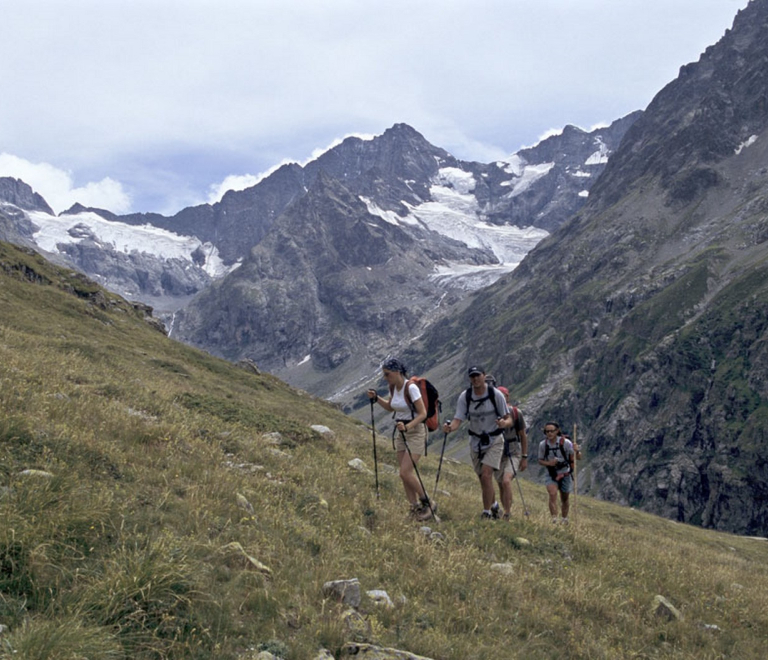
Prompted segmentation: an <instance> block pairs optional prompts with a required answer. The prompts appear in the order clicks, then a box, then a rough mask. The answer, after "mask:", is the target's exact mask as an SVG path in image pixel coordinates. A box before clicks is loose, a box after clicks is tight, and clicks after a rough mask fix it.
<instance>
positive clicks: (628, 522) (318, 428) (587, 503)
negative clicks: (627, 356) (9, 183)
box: [0, 243, 768, 660]
mask: <svg viewBox="0 0 768 660" xmlns="http://www.w3.org/2000/svg"><path fill="white" fill-rule="evenodd" d="M0 310H1V313H0V410H2V414H1V415H0V521H2V522H1V523H0V657H2V658H12V657H13V658H25V659H43V658H124V659H127V658H137V659H157V658H168V659H199V660H202V659H203V658H206V659H207V658H214V657H215V658H222V659H227V660H229V659H231V660H245V659H254V658H260V659H262V660H265V659H267V658H282V659H284V660H300V659H301V660H304V659H306V658H310V659H314V660H319V659H321V658H325V659H327V658H345V657H351V656H353V655H358V656H362V657H378V658H400V659H402V658H413V659H416V658H431V659H433V660H437V659H440V660H467V659H480V658H487V657H518V658H533V659H537V658H539V659H545V658H551V657H553V656H554V655H562V654H563V653H567V654H568V655H569V656H571V657H604V658H608V657H632V656H633V655H638V654H644V655H647V656H649V657H650V656H655V657H665V658H690V659H693V658H702V657H711V658H715V657H739V658H758V657H762V654H763V652H764V650H765V649H764V644H765V639H766V637H767V636H768V614H766V613H767V612H768V601H767V600H766V598H767V597H766V594H767V593H768V561H766V559H768V543H766V541H764V540H756V539H750V538H744V537H736V536H731V535H727V534H723V533H718V532H714V531H710V530H704V529H700V528H696V527H689V526H685V525H680V524H677V523H673V522H671V521H667V520H664V519H663V518H657V517H654V516H651V515H648V514H644V513H641V512H639V511H636V510H633V509H629V508H621V507H618V506H616V505H612V504H609V503H605V502H600V501H597V500H593V499H591V498H588V497H583V496H581V495H580V494H579V495H578V496H577V497H576V499H575V501H572V502H571V513H570V518H571V524H570V525H569V526H567V527H566V526H562V525H552V524H551V523H550V516H549V511H548V508H547V494H546V492H545V490H544V488H543V487H541V486H538V485H536V484H533V483H531V482H529V481H523V482H522V484H519V485H520V486H521V491H520V493H521V494H523V493H524V501H525V505H526V508H525V514H528V515H525V514H524V511H523V506H522V505H521V504H520V502H519V501H515V502H514V503H513V506H512V510H511V516H510V519H509V521H504V520H483V519H480V518H479V517H478V516H477V510H478V506H477V505H478V488H477V477H476V476H475V474H474V472H473V470H472V467H471V466H468V465H464V464H461V463H457V462H456V461H454V460H452V459H448V458H446V459H445V460H444V461H443V462H439V460H440V453H439V452H433V451H430V452H428V453H427V455H426V456H424V457H422V458H421V460H420V461H419V462H418V469H419V472H420V475H421V479H422V482H423V484H424V486H425V487H426V489H427V490H428V491H429V495H430V496H434V495H435V493H434V490H436V489H437V487H436V486H435V487H434V488H433V484H435V485H436V484H437V482H438V479H437V477H438V476H439V488H440V491H439V494H438V495H437V497H439V499H440V509H439V519H440V520H439V521H438V520H436V519H434V518H430V519H427V520H414V519H413V517H411V516H409V515H408V511H407V504H406V503H405V502H404V499H403V486H402V485H401V479H400V478H399V476H398V473H397V469H396V468H395V452H394V451H393V450H392V448H391V444H390V438H389V437H387V436H382V434H381V433H376V429H375V427H374V428H371V427H369V426H368V425H367V424H362V423H360V422H357V421H355V420H353V419H352V418H350V417H347V416H345V415H343V414H341V413H340V412H339V411H338V410H337V409H336V408H335V407H333V406H331V405H329V404H328V403H327V402H324V401H322V400H320V399H318V398H315V397H313V396H311V395H309V394H307V393H306V392H303V391H301V390H297V389H293V388H291V387H289V386H287V385H285V384H284V383H282V382H281V381H279V380H278V379H277V378H275V377H274V376H272V375H269V374H267V373H264V372H262V371H260V370H258V369H256V368H254V366H253V364H252V363H249V362H243V363H241V364H233V363H230V362H226V361H223V360H221V359H218V358H214V357H211V356H210V355H207V354H206V353H203V352H201V351H199V350H197V349H194V348H191V347H189V346H185V345H183V344H180V343H178V342H176V341H173V340H171V339H169V338H168V337H167V336H166V335H165V333H164V332H160V331H158V328H157V327H156V324H153V323H151V322H149V321H150V320H151V319H150V317H148V316H147V309H146V307H145V306H141V305H136V304H133V303H128V302H126V301H124V300H122V299H121V298H119V297H117V296H115V295H114V294H111V293H108V292H106V291H105V290H103V289H101V288H100V287H99V286H97V285H96V284H94V283H93V282H91V281H89V280H87V279H86V278H84V277H83V276H82V275H79V274H77V273H74V272H72V271H68V270H64V269H61V268H59V267H56V266H54V265H52V264H50V263H49V262H46V261H45V260H44V259H43V258H42V257H40V256H39V255H37V254H35V253H34V252H31V251H29V250H27V249H21V248H17V247H13V246H11V245H9V244H7V243H0ZM372 432H373V434H372ZM372 439H373V441H374V451H373V452H372V447H371V441H372ZM374 452H375V453H374ZM374 457H375V458H374ZM374 463H375V464H376V466H377V470H376V474H374V469H373V468H374ZM438 469H439V470H440V474H439V475H438V474H437V472H438ZM529 469H530V468H529ZM377 494H378V497H377ZM437 497H435V500H436V499H437Z"/></svg>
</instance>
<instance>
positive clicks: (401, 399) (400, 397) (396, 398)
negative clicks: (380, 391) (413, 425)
mask: <svg viewBox="0 0 768 660" xmlns="http://www.w3.org/2000/svg"><path fill="white" fill-rule="evenodd" d="M408 394H409V395H410V397H411V403H413V405H414V406H415V405H416V402H417V401H418V400H419V399H420V398H421V390H420V389H419V386H418V385H416V383H411V384H410V385H408ZM389 405H390V406H392V410H394V411H395V420H397V421H400V420H404V421H411V420H412V419H413V418H414V416H415V414H414V413H413V412H412V411H411V407H410V406H409V405H408V402H407V401H406V400H405V385H404V386H403V387H401V388H400V389H399V390H398V389H397V388H395V389H394V391H393V392H392V399H391V400H390V402H389Z"/></svg>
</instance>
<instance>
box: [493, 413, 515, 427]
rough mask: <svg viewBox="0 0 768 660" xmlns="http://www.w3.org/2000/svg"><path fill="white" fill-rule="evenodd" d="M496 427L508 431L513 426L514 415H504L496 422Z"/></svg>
mask: <svg viewBox="0 0 768 660" xmlns="http://www.w3.org/2000/svg"><path fill="white" fill-rule="evenodd" d="M496 426H498V427H499V428H500V429H508V428H509V427H510V426H512V415H510V414H509V413H507V414H506V415H504V417H499V418H498V419H497V420H496Z"/></svg>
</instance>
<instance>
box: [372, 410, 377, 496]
mask: <svg viewBox="0 0 768 660" xmlns="http://www.w3.org/2000/svg"><path fill="white" fill-rule="evenodd" d="M371 432H372V433H373V470H374V473H375V474H376V499H377V500H378V499H379V461H378V460H377V458H376V423H375V422H374V421H373V399H371Z"/></svg>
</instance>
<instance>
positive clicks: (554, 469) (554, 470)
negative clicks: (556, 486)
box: [544, 435, 573, 479]
mask: <svg viewBox="0 0 768 660" xmlns="http://www.w3.org/2000/svg"><path fill="white" fill-rule="evenodd" d="M558 450H559V451H560V456H562V459H563V460H562V461H560V462H562V463H567V464H568V474H571V472H573V467H572V466H571V461H569V460H568V456H567V455H566V453H565V436H564V435H561V436H560V442H559V443H558V444H557V445H556V446H555V447H550V446H549V444H548V443H547V444H545V445H544V460H545V461H546V460H548V459H547V456H549V454H550V453H551V454H553V455H554V457H555V458H557V452H558ZM547 471H548V472H549V476H550V477H552V479H554V478H555V476H556V475H557V466H556V465H554V466H552V465H548V466H547Z"/></svg>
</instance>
